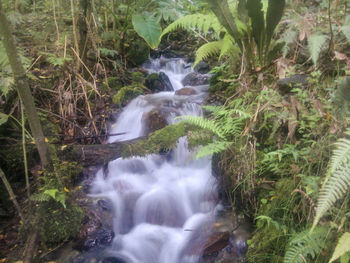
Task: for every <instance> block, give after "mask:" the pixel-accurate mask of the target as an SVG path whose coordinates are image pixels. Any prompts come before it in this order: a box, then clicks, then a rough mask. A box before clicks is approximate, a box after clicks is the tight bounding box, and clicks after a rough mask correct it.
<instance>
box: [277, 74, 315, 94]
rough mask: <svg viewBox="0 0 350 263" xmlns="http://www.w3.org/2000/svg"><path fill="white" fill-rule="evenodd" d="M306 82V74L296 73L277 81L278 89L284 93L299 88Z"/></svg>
mask: <svg viewBox="0 0 350 263" xmlns="http://www.w3.org/2000/svg"><path fill="white" fill-rule="evenodd" d="M307 83H308V75H305V74H297V75H293V76H291V77H288V78H284V79H280V80H279V81H277V88H278V91H279V92H280V93H281V94H282V95H284V94H286V93H288V92H290V91H291V90H292V89H294V88H298V87H299V88H300V87H302V86H304V85H306V84H307Z"/></svg>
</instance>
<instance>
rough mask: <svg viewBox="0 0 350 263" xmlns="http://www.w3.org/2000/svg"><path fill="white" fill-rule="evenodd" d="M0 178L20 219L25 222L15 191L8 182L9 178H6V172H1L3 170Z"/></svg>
mask: <svg viewBox="0 0 350 263" xmlns="http://www.w3.org/2000/svg"><path fill="white" fill-rule="evenodd" d="M0 177H1V180H2V182H3V183H4V185H5V188H6V190H7V192H8V193H9V196H10V199H11V201H12V202H13V204H14V206H15V208H16V210H17V213H18V215H19V217H20V218H21V220H22V221H23V222H24V216H23V213H22V210H21V208H20V206H19V204H18V202H17V200H16V196H15V194H14V193H13V190H12V187H11V185H10V183H9V181H8V180H7V178H6V176H5V174H4V172H3V171H2V170H1V168H0Z"/></svg>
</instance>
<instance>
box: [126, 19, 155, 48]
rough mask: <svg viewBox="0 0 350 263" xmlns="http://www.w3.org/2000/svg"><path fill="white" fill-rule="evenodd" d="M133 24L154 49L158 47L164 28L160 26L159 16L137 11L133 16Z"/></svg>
mask: <svg viewBox="0 0 350 263" xmlns="http://www.w3.org/2000/svg"><path fill="white" fill-rule="evenodd" d="M132 25H133V26H134V29H135V31H136V33H137V34H138V35H139V36H141V37H142V38H143V39H144V40H145V41H146V42H147V44H148V45H149V46H150V47H151V48H152V49H155V48H157V47H158V45H159V43H160V35H161V33H162V28H161V27H160V24H159V20H158V18H157V17H155V16H154V15H150V14H148V15H147V13H143V14H138V13H136V14H134V15H133V16H132Z"/></svg>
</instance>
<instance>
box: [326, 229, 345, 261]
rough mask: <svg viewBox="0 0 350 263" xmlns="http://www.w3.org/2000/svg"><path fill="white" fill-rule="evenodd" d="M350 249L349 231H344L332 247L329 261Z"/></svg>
mask: <svg viewBox="0 0 350 263" xmlns="http://www.w3.org/2000/svg"><path fill="white" fill-rule="evenodd" d="M349 251H350V233H349V232H347V233H344V234H343V235H342V236H341V238H339V240H338V244H337V246H336V247H335V249H334V252H333V256H332V258H331V260H330V261H329V263H331V262H333V261H335V260H337V259H338V258H340V257H341V256H343V255H344V254H346V253H348V252H349Z"/></svg>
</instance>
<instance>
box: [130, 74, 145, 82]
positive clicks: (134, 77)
mask: <svg viewBox="0 0 350 263" xmlns="http://www.w3.org/2000/svg"><path fill="white" fill-rule="evenodd" d="M131 80H132V82H134V83H138V84H143V83H144V81H145V77H144V76H143V74H142V73H141V72H138V71H136V72H132V73H131Z"/></svg>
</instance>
